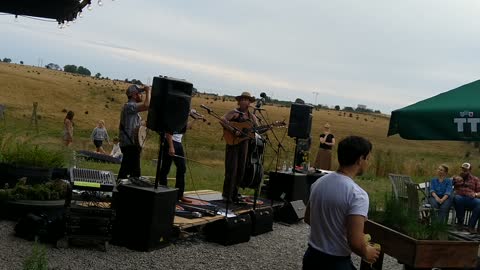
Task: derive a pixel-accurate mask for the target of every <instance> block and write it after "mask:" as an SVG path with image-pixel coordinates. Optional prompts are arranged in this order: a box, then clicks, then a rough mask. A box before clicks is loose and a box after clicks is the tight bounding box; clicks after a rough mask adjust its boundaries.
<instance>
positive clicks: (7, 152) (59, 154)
mask: <svg viewBox="0 0 480 270" xmlns="http://www.w3.org/2000/svg"><path fill="white" fill-rule="evenodd" d="M0 139H1V140H2V141H1V144H0V153H1V155H0V162H3V163H7V164H11V165H15V166H26V167H37V168H61V167H63V166H64V165H65V156H66V154H65V151H64V150H60V149H57V150H55V149H49V148H46V147H42V146H40V145H35V144H34V143H33V142H32V141H31V139H21V138H17V137H15V136H13V135H10V136H9V135H2V136H1V137H0Z"/></svg>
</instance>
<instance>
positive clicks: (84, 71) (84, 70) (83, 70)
mask: <svg viewBox="0 0 480 270" xmlns="http://www.w3.org/2000/svg"><path fill="white" fill-rule="evenodd" d="M77 73H78V74H82V75H86V76H90V75H92V73H91V72H90V70H88V69H87V68H85V67H82V66H79V67H78V69H77Z"/></svg>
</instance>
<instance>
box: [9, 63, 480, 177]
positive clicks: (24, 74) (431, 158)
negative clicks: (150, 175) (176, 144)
mask: <svg viewBox="0 0 480 270" xmlns="http://www.w3.org/2000/svg"><path fill="white" fill-rule="evenodd" d="M0 80H1V81H2V82H3V83H2V85H1V86H0V88H1V91H0V104H4V105H6V107H7V110H6V121H5V122H4V123H3V126H5V129H6V130H8V131H10V132H14V133H15V132H18V133H24V132H27V133H29V134H33V129H32V128H30V127H29V126H30V118H31V115H32V104H33V103H34V102H38V111H37V114H38V115H39V116H40V117H39V131H40V132H39V135H38V136H37V137H36V138H37V140H38V142H39V143H42V144H49V145H54V144H55V145H56V144H60V143H61V133H62V128H63V118H64V117H65V112H63V111H64V110H72V111H74V112H75V118H74V120H75V137H74V145H73V147H74V148H75V149H88V150H93V145H92V144H91V143H90V141H89V135H90V132H91V130H92V129H93V128H94V127H95V125H96V123H97V121H98V120H100V119H103V120H105V122H106V125H107V129H108V130H109V132H110V135H111V136H114V135H115V134H117V132H118V131H117V127H118V119H119V113H120V108H121V106H122V104H123V103H124V102H125V101H126V97H125V89H126V87H127V84H125V83H123V82H118V81H110V80H101V79H94V78H92V77H84V76H79V75H74V74H69V73H64V72H61V71H53V70H48V69H45V68H37V67H32V66H24V65H17V64H6V63H0ZM193 83H194V84H195V82H193ZM252 92H253V94H256V95H258V94H259V93H256V92H255V91H252ZM200 104H205V105H207V106H209V107H210V108H212V109H213V110H214V111H215V112H216V113H217V114H219V115H222V114H223V113H224V112H225V111H227V110H229V109H231V108H234V107H235V103H234V102H233V101H222V99H221V98H220V99H217V100H214V99H213V98H212V97H208V96H204V97H194V98H193V99H192V107H193V108H196V109H197V111H198V112H200V113H202V114H206V111H205V110H203V109H201V108H200ZM263 108H265V109H266V111H265V115H266V116H268V119H269V120H270V121H272V120H283V119H285V120H286V121H288V118H289V110H290V109H289V108H286V107H277V106H271V105H266V106H264V107H263ZM172 113H174V112H172ZM143 117H144V118H145V119H146V117H147V116H146V114H145V115H143ZM206 118H207V119H208V120H209V122H210V124H209V123H208V122H205V123H204V122H201V121H198V123H196V124H195V125H194V128H193V130H192V131H190V132H189V133H187V136H186V139H185V144H186V148H187V153H188V155H189V157H190V158H192V159H194V160H196V161H200V162H202V163H205V164H210V165H212V166H215V168H217V170H218V171H219V172H218V173H219V175H220V176H218V177H220V178H221V174H222V172H221V170H222V168H223V156H224V142H223V141H222V140H221V134H222V129H221V128H220V126H219V125H218V124H217V120H216V119H215V118H214V117H212V116H209V115H206ZM388 121H389V120H388V119H386V118H385V117H377V116H374V115H363V114H355V113H354V114H353V115H352V117H350V114H349V113H344V112H339V111H334V110H319V111H314V114H313V127H312V137H313V145H312V153H311V155H310V157H311V159H314V157H315V154H316V149H317V147H318V144H319V139H318V136H319V134H320V132H321V131H322V126H323V125H324V123H325V122H329V123H330V124H331V125H332V132H333V133H334V134H335V136H336V138H337V140H339V139H340V138H342V137H344V136H347V135H360V136H365V137H367V138H369V139H370V140H371V141H372V142H373V144H374V156H373V159H372V166H371V168H370V170H369V173H368V175H370V176H385V175H386V173H389V172H397V173H405V174H410V175H414V176H417V177H424V176H429V175H432V174H433V173H434V169H435V168H436V166H437V165H438V164H439V163H444V162H445V163H448V164H451V165H454V166H452V167H453V171H454V172H455V171H458V170H457V168H456V165H457V164H460V162H462V161H463V160H464V156H465V153H466V152H468V151H472V147H471V146H470V145H469V144H466V143H461V142H443V141H407V140H403V139H401V138H400V137H398V136H393V137H386V134H387V128H388ZM286 131H287V129H286V128H277V129H275V134H276V137H278V138H279V140H280V141H281V142H282V144H283V145H284V146H285V148H286V150H287V152H284V151H281V156H280V157H279V161H280V162H282V161H283V160H286V161H288V162H290V161H291V160H293V151H294V140H293V139H292V138H289V137H287V136H286ZM268 137H269V139H270V142H271V146H272V147H270V146H268V147H267V154H266V160H265V167H267V168H266V169H274V165H275V161H276V159H275V157H276V156H275V154H274V151H273V149H275V150H276V149H277V147H278V144H279V143H278V142H277V141H276V140H275V138H274V136H273V135H272V134H271V133H269V135H268ZM157 152H158V135H156V134H153V132H150V134H149V139H148V141H147V147H146V150H145V152H144V154H143V158H144V159H145V160H150V159H153V158H156V156H157ZM473 152H474V153H472V154H471V156H470V161H471V162H473V163H474V164H478V162H476V161H478V160H479V158H478V154H477V153H476V152H477V151H473ZM473 154H475V156H472V155H473ZM472 159H473V160H472ZM334 164H335V163H334Z"/></svg>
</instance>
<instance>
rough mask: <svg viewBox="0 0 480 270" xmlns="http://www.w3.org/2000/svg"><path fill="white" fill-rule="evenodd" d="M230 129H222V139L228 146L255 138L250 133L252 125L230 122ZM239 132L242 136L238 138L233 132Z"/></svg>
mask: <svg viewBox="0 0 480 270" xmlns="http://www.w3.org/2000/svg"><path fill="white" fill-rule="evenodd" d="M229 125H230V126H231V128H230V127H229V128H226V127H224V128H223V138H224V139H225V142H226V143H227V144H228V145H235V144H239V143H241V142H243V141H245V140H248V139H253V138H255V133H253V131H252V127H253V125H252V123H250V122H230V124H229ZM236 130H240V131H241V132H243V133H244V134H242V135H240V136H236V135H235V131H236Z"/></svg>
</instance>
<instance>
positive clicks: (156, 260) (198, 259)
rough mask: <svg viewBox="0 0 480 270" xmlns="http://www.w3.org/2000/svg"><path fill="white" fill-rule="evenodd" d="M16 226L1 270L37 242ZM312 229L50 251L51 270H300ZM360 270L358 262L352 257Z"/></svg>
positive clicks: (9, 229)
mask: <svg viewBox="0 0 480 270" xmlns="http://www.w3.org/2000/svg"><path fill="white" fill-rule="evenodd" d="M14 225H15V223H13V222H9V221H0V269H8V270H10V269H22V263H23V261H24V260H25V258H26V257H28V256H29V255H30V254H31V251H32V246H33V242H29V241H26V240H23V239H20V238H17V237H15V236H14V234H13V232H14V231H13V228H14ZM308 232H309V228H308V226H307V225H306V224H304V223H302V222H301V223H299V224H295V225H292V226H286V225H282V224H278V223H275V224H274V230H273V232H269V233H266V234H263V235H259V236H255V237H252V238H251V239H250V242H248V243H242V244H237V245H233V246H226V247H225V246H222V245H218V244H214V243H209V242H206V241H205V240H204V239H203V238H202V236H200V235H196V236H193V237H190V238H188V239H186V240H179V241H177V242H176V243H174V244H171V245H169V246H167V247H165V248H163V249H159V250H155V251H152V252H137V251H132V250H129V249H127V248H124V247H118V246H114V245H110V247H109V249H108V252H103V251H101V249H100V248H99V247H98V246H97V247H96V246H94V245H92V246H82V247H71V248H60V249H57V248H55V247H53V246H48V251H47V254H48V262H49V269H72V270H74V269H82V270H83V269H182V270H184V269H200V270H201V269H242V270H246V269H265V270H266V269H301V266H302V256H303V253H304V251H305V249H306V246H307V238H308ZM353 261H354V264H355V265H356V266H357V268H359V265H360V259H359V258H358V257H357V256H353ZM383 269H387V270H397V269H398V270H400V269H402V266H401V265H399V264H398V263H397V262H396V260H395V259H393V258H391V257H389V256H387V255H386V256H385V258H384V267H383Z"/></svg>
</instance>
